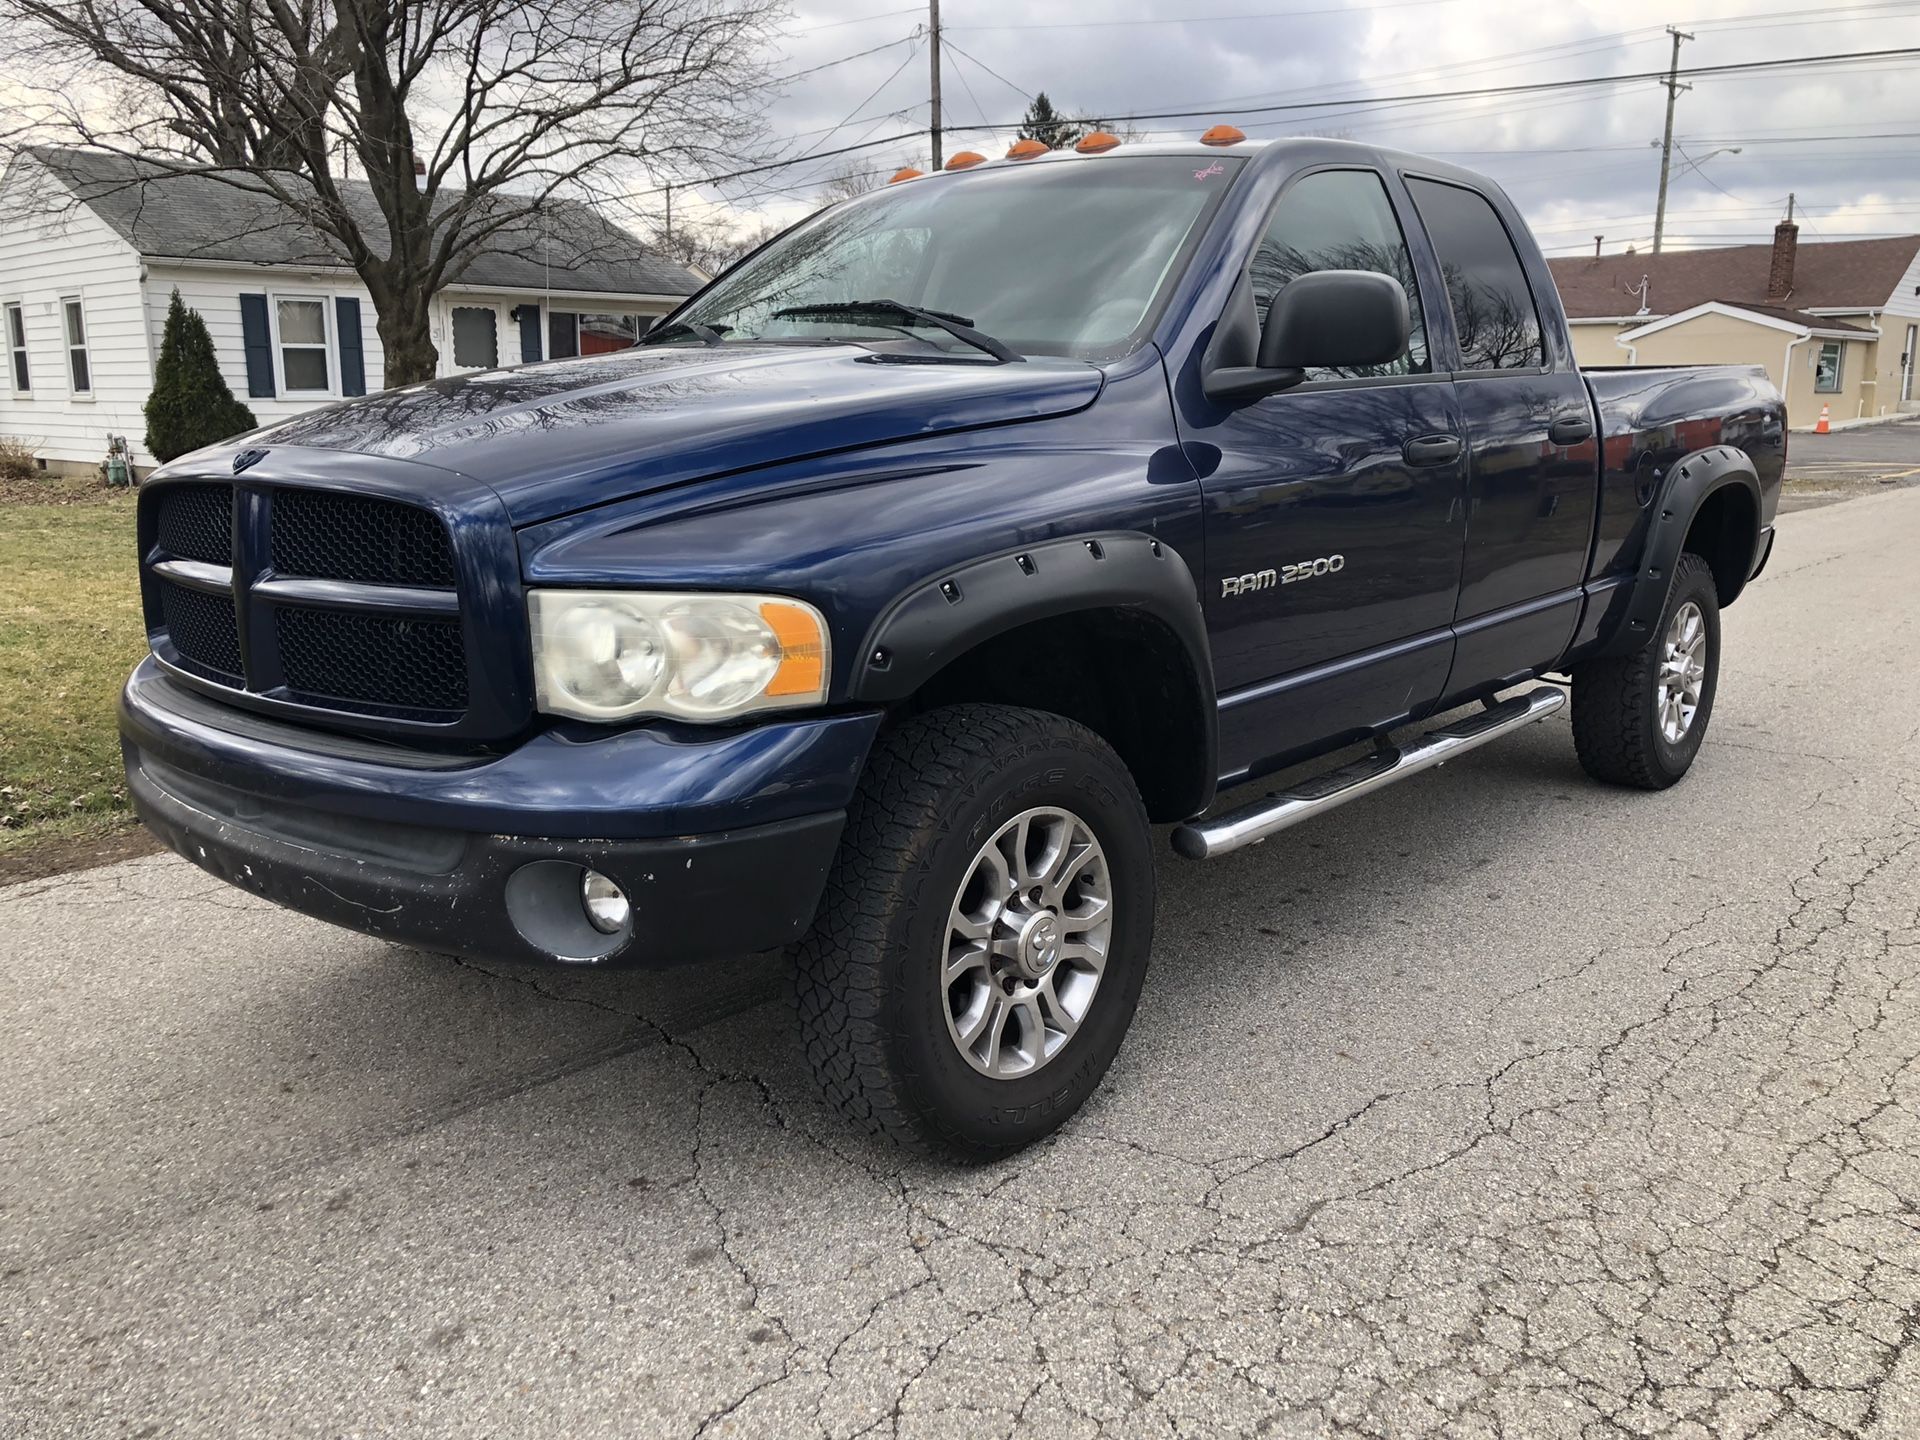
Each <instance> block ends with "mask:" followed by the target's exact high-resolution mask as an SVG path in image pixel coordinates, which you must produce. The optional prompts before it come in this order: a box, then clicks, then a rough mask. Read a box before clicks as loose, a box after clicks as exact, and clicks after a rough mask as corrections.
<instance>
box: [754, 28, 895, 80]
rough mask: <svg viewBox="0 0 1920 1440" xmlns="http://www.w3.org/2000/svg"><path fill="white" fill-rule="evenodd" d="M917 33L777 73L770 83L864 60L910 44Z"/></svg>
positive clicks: (802, 76) (796, 78)
mask: <svg viewBox="0 0 1920 1440" xmlns="http://www.w3.org/2000/svg"><path fill="white" fill-rule="evenodd" d="M918 38H919V36H918V35H917V34H912V35H902V36H901V37H900V38H899V39H898V40H889V41H887V43H886V44H884V45H875V46H874V47H873V48H872V49H870V50H856V51H854V52H853V54H851V55H842V56H841V57H840V58H839V59H838V60H829V61H827V62H826V63H824V64H821V65H810V66H808V67H807V68H806V69H805V70H795V71H792V72H791V73H789V74H786V75H776V76H774V77H773V79H771V80H769V81H768V82H767V84H769V85H785V84H786V83H787V82H788V81H789V80H799V79H802V78H804V77H806V76H808V75H818V74H819V73H820V72H821V71H822V70H831V69H833V67H834V66H836V65H844V64H846V63H847V62H848V61H849V60H864V59H866V58H867V56H869V55H878V54H879V53H880V52H881V51H882V50H891V49H893V47H894V46H896V45H909V44H911V43H913V41H914V40H916V39H918Z"/></svg>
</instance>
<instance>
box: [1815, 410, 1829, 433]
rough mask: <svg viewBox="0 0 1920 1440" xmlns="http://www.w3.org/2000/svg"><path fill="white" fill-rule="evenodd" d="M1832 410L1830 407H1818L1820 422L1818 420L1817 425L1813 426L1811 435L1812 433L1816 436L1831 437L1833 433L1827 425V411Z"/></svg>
mask: <svg viewBox="0 0 1920 1440" xmlns="http://www.w3.org/2000/svg"><path fill="white" fill-rule="evenodd" d="M1832 408H1833V407H1832V406H1831V405H1822V406H1821V407H1820V420H1819V423H1817V424H1816V425H1815V426H1814V427H1813V433H1814V434H1816V435H1831V434H1832V433H1833V426H1831V425H1829V424H1828V423H1827V412H1828V411H1829V410H1831V409H1832Z"/></svg>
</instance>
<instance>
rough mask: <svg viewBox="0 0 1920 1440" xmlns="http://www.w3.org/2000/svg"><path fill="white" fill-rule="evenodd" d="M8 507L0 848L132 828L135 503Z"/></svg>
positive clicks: (93, 498) (2, 523)
mask: <svg viewBox="0 0 1920 1440" xmlns="http://www.w3.org/2000/svg"><path fill="white" fill-rule="evenodd" d="M46 493H47V495H48V498H49V500H52V501H65V502H68V503H40V502H39V501H38V499H37V496H36V495H35V494H34V493H33V490H32V487H31V485H30V484H26V483H22V482H15V483H12V484H10V485H9V486H8V487H7V489H6V495H5V497H4V500H3V501H0V851H11V850H18V849H20V848H22V847H24V846H29V845H36V844H40V843H42V842H44V841H49V840H55V839H69V838H74V837H81V836H88V835H92V834H105V833H110V832H112V831H114V830H116V829H124V828H126V827H127V826H130V825H131V824H132V823H133V816H132V814H131V812H130V811H129V810H128V808H127V794H126V783H125V780H124V779H123V777H122V775H121V773H120V746H119V741H118V739H117V738H116V736H115V733H114V724H113V707H114V700H115V698H116V697H117V696H118V694H119V691H120V684H121V682H122V681H124V680H125V679H126V677H127V672H128V671H129V670H131V669H132V668H133V666H134V662H135V661H137V660H138V659H139V658H140V655H141V653H142V652H143V651H144V650H145V649H146V639H145V635H144V633H143V629H142V626H141V620H140V592H139V584H138V581H137V579H136V576H135V570H134V541H133V512H134V502H133V497H132V496H131V495H130V494H124V493H121V494H113V495H111V496H109V495H108V493H107V492H105V491H101V490H99V489H97V488H93V487H88V488H82V487H80V486H78V485H77V484H73V483H62V482H46Z"/></svg>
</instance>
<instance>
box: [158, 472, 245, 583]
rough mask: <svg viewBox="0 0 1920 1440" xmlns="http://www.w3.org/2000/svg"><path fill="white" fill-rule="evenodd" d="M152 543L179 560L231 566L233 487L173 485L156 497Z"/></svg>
mask: <svg viewBox="0 0 1920 1440" xmlns="http://www.w3.org/2000/svg"><path fill="white" fill-rule="evenodd" d="M154 528H155V535H154V539H155V541H156V542H157V543H158V544H159V546H160V548H161V549H162V550H165V551H166V552H167V553H168V554H169V555H174V556H177V557H178V558H180V559H182V560H199V561H201V562H202V563H204V564H208V565H231V564H232V563H233V487H232V486H231V485H175V486H172V487H171V488H169V489H167V490H165V491H164V492H162V493H161V495H160V500H159V510H158V513H157V514H156V515H155V517H154Z"/></svg>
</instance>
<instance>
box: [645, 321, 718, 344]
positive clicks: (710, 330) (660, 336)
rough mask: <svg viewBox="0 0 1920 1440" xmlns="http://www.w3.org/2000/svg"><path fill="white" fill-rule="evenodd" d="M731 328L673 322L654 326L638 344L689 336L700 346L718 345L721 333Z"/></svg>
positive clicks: (688, 322)
mask: <svg viewBox="0 0 1920 1440" xmlns="http://www.w3.org/2000/svg"><path fill="white" fill-rule="evenodd" d="M732 328H733V327H732V326H730V325H723V326H721V327H720V329H718V330H716V329H715V328H714V327H713V326H711V325H702V324H701V323H700V322H699V321H698V320H675V321H674V322H673V323H672V324H670V325H656V326H654V328H653V329H651V330H649V331H648V332H647V333H646V334H645V335H643V336H642V337H641V339H640V343H641V344H642V345H651V344H653V342H654V341H656V340H664V339H666V338H667V337H668V336H669V335H691V336H692V337H693V338H694V339H696V340H698V341H700V342H701V343H702V344H706V345H718V344H719V343H720V342H721V340H722V338H723V336H722V332H723V331H726V330H730V329H732Z"/></svg>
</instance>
